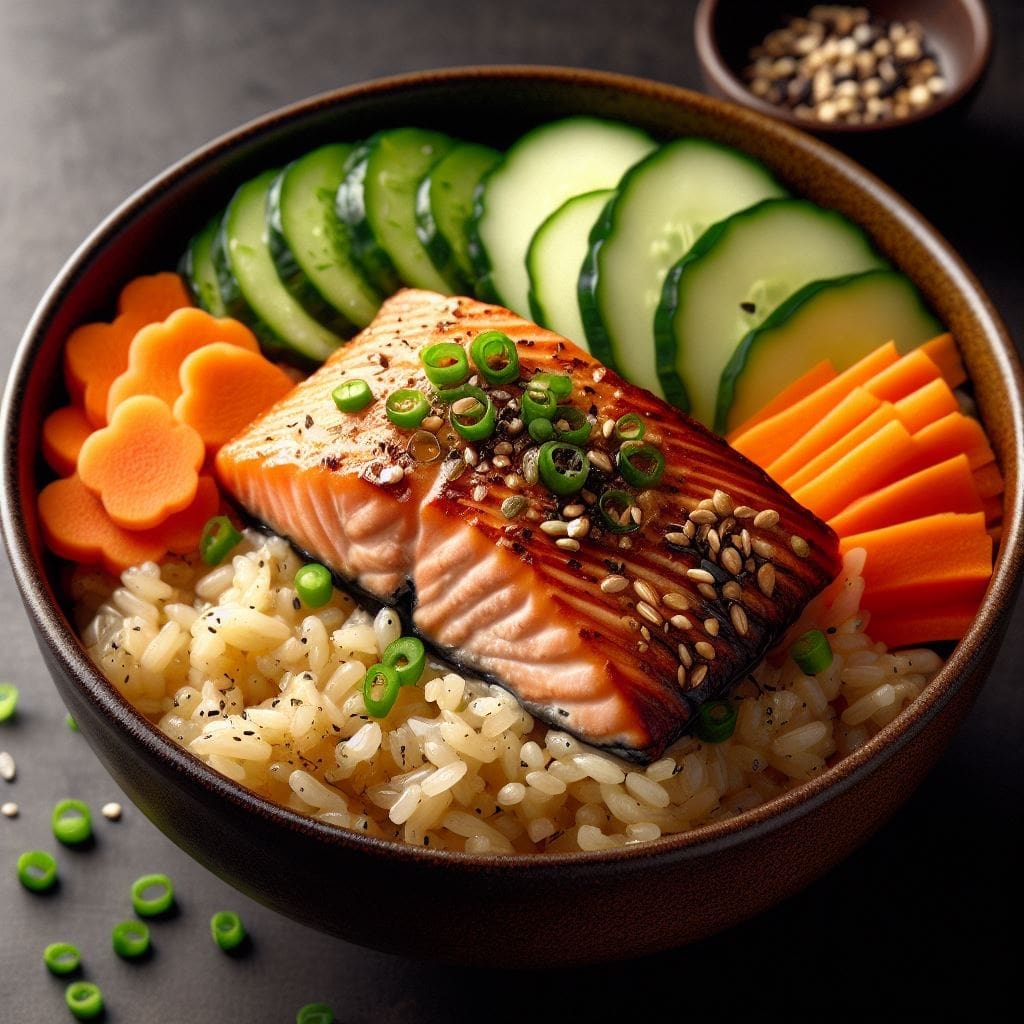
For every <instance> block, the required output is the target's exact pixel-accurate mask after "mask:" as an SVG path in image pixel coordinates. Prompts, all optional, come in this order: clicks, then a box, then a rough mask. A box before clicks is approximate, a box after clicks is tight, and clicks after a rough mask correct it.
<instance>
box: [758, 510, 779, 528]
mask: <svg viewBox="0 0 1024 1024" xmlns="http://www.w3.org/2000/svg"><path fill="white" fill-rule="evenodd" d="M778 522H779V513H778V512H776V511H775V509H773V508H766V509H765V510H764V511H763V512H758V513H757V515H756V516H754V525H755V526H756V527H757V528H758V529H759V530H770V529H771V528H772V527H773V526H776V525H778Z"/></svg>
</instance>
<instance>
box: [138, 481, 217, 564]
mask: <svg viewBox="0 0 1024 1024" xmlns="http://www.w3.org/2000/svg"><path fill="white" fill-rule="evenodd" d="M219 508H220V490H219V489H218V487H217V481H216V480H214V479H213V477H212V476H201V477H200V478H199V484H198V486H197V487H196V496H195V498H194V499H193V501H192V504H191V505H189V506H188V508H185V509H182V511H180V512H175V513H174V514H173V515H170V516H168V517H167V518H166V519H165V520H164V521H163V522H162V523H161V524H160V525H159V526H157V527H154V529H152V530H146V531H145V533H146V534H148V535H151V536H153V537H155V538H158V539H159V541H160V543H161V544H163V546H164V547H166V548H167V550H168V551H170V552H172V553H173V554H175V555H187V554H188V553H189V552H191V551H195V550H197V549H198V547H199V538H200V537H202V535H203V527H205V526H206V524H207V523H208V522H209V520H210V519H212V518H213V517H214V516H215V515H216V514H217V511H218V509H219Z"/></svg>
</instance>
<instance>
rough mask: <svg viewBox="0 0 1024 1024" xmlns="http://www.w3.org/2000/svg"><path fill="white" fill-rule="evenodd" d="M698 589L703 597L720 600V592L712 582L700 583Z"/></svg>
mask: <svg viewBox="0 0 1024 1024" xmlns="http://www.w3.org/2000/svg"><path fill="white" fill-rule="evenodd" d="M697 590H698V591H699V592H700V595H701V597H703V598H706V599H707V600H708V601H717V600H718V592H717V591H716V590H715V588H714V587H713V586H712V585H711V584H710V583H700V584H698V585H697Z"/></svg>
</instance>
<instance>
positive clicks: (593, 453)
mask: <svg viewBox="0 0 1024 1024" xmlns="http://www.w3.org/2000/svg"><path fill="white" fill-rule="evenodd" d="M587 461H588V462H589V463H590V464H591V465H592V466H593V467H594V468H595V469H599V470H601V472H602V473H610V472H611V471H612V460H611V459H609V458H608V456H607V455H605V453H604V452H599V451H597V450H596V449H595V448H591V449H590V451H588V452H587Z"/></svg>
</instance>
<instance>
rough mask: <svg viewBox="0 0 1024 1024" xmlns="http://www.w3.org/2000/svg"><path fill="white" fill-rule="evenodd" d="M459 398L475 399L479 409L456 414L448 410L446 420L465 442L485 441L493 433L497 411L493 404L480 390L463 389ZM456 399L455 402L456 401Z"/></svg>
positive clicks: (472, 388)
mask: <svg viewBox="0 0 1024 1024" xmlns="http://www.w3.org/2000/svg"><path fill="white" fill-rule="evenodd" d="M462 390H463V392H464V394H463V395H461V396H460V397H461V398H475V399H476V401H477V403H478V406H479V409H478V411H476V412H464V413H456V412H455V410H454V409H451V408H449V411H448V420H449V422H450V423H451V425H452V428H453V429H454V430H455V431H456V432H457V433H458V434H459V436H460V437H463V438H465V439H466V440H467V441H486V440H487V438H489V437H490V436H491V435H492V434H493V433H494V428H495V425H496V422H497V418H498V411H497V409H495V407H494V403H493V402H492V401H491V400H490V398H488V397H487V394H486V392H484V391H481V390H480V388H475V387H469V386H467V387H465V388H463V389H462ZM458 400H459V399H456V400H455V401H458Z"/></svg>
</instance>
